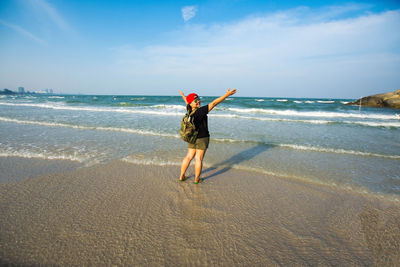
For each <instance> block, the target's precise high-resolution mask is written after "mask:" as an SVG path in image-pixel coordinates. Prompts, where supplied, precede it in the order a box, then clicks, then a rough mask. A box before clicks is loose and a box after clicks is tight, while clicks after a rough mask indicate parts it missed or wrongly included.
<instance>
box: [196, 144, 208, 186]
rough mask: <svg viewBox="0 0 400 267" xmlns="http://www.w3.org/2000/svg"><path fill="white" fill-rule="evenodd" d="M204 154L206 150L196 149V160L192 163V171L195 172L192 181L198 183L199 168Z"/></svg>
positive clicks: (200, 168)
mask: <svg viewBox="0 0 400 267" xmlns="http://www.w3.org/2000/svg"><path fill="white" fill-rule="evenodd" d="M205 154H206V150H203V149H196V159H195V160H196V162H195V164H194V172H195V178H194V182H195V183H198V182H199V180H200V174H201V170H202V168H203V158H204V155H205Z"/></svg>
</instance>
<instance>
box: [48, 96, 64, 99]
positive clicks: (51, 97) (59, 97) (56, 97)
mask: <svg viewBox="0 0 400 267" xmlns="http://www.w3.org/2000/svg"><path fill="white" fill-rule="evenodd" d="M47 98H50V99H64V98H65V97H63V96H49V97H47Z"/></svg>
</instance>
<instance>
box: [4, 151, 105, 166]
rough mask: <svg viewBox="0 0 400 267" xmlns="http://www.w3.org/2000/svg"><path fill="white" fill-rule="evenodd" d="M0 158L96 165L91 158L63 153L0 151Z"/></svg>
mask: <svg viewBox="0 0 400 267" xmlns="http://www.w3.org/2000/svg"><path fill="white" fill-rule="evenodd" d="M0 157H19V158H33V159H59V160H71V161H78V162H81V163H87V162H89V161H93V162H92V163H96V162H97V161H95V160H93V159H92V158H89V157H85V156H83V155H77V154H75V155H67V154H64V153H61V154H56V153H51V152H48V151H45V152H42V153H38V152H33V151H28V150H17V151H6V150H0Z"/></svg>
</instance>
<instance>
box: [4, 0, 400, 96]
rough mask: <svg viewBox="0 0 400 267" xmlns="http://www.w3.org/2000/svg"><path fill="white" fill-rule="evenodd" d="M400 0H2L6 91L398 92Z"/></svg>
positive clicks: (358, 94)
mask: <svg viewBox="0 0 400 267" xmlns="http://www.w3.org/2000/svg"><path fill="white" fill-rule="evenodd" d="M398 29H400V2H399V1H362V2H354V1H353V2H348V1H245V0H236V1H235V0H229V1H228V0H213V1H211V0H210V1H207V0H205V1H167V0H166V1H145V0H143V1H122V0H114V1H101V0H99V1H85V0H79V1H74V0H70V1H61V0H12V1H11V0H0V89H2V88H9V89H12V90H16V89H17V87H18V86H24V87H25V88H26V89H27V90H39V89H45V88H53V89H54V91H56V92H60V93H84V94H132V95H133V94H150V95H175V94H177V91H178V90H179V89H181V90H184V91H185V92H189V91H190V92H191V91H196V92H198V93H199V94H201V95H220V94H222V93H223V92H224V91H225V90H226V89H227V88H229V87H236V88H238V89H239V93H238V96H260V97H261V96H264V97H269V96H270V97H326V98H358V97H360V96H365V95H369V94H375V93H380V92H387V91H394V90H396V89H399V88H400V31H399V30H398Z"/></svg>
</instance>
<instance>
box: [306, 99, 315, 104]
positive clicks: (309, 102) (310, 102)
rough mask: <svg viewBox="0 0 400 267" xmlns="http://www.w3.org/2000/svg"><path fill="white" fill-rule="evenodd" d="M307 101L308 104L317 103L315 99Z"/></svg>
mask: <svg viewBox="0 0 400 267" xmlns="http://www.w3.org/2000/svg"><path fill="white" fill-rule="evenodd" d="M306 103H307V104H313V103H315V102H314V101H311V100H307V101H306Z"/></svg>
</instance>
